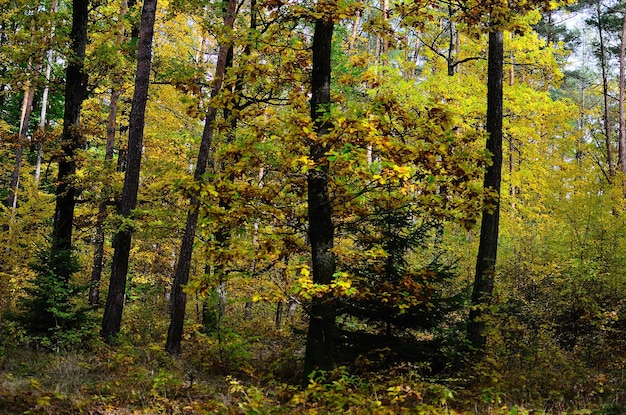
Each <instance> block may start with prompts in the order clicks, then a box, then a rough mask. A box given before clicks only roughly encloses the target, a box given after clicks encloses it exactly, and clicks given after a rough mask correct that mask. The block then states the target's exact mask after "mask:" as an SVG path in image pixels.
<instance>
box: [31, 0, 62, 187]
mask: <svg viewBox="0 0 626 415" xmlns="http://www.w3.org/2000/svg"><path fill="white" fill-rule="evenodd" d="M57 8H58V2H57V0H52V4H50V12H51V13H56V12H57ZM54 32H55V27H54V26H52V30H51V31H50V38H52V36H53V35H54ZM53 57H54V52H53V51H52V49H48V51H47V52H46V72H45V80H46V86H45V87H44V89H43V93H42V96H41V113H40V114H39V129H40V130H41V132H43V131H44V129H45V128H46V116H47V113H48V95H49V93H50V74H51V73H52V59H53ZM42 158H43V142H41V141H40V142H38V143H37V163H36V165H35V177H34V181H35V184H38V183H39V177H40V176H41V160H42Z"/></svg>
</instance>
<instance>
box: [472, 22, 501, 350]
mask: <svg viewBox="0 0 626 415" xmlns="http://www.w3.org/2000/svg"><path fill="white" fill-rule="evenodd" d="M503 44H504V41H503V35H502V32H501V31H493V32H489V58H488V59H489V63H488V75H487V134H488V137H487V150H488V151H489V152H490V153H491V154H492V164H491V165H490V166H488V167H487V171H486V172H485V178H484V188H485V189H491V190H493V191H494V192H496V193H497V195H498V198H496V199H495V200H492V201H490V204H492V205H493V204H495V206H492V207H493V210H491V209H490V210H487V209H485V210H484V211H483V217H482V221H481V225H480V243H479V248H478V258H477V261H476V275H475V279H474V289H473V292H472V309H471V311H470V316H469V318H470V321H469V326H468V338H469V340H470V343H471V345H472V346H473V347H474V348H475V349H476V350H480V349H482V348H484V346H485V343H486V336H485V321H484V316H485V313H486V310H485V307H486V306H487V305H488V304H489V303H490V300H491V295H492V293H493V283H494V276H495V267H496V256H497V252H498V230H499V221H500V201H499V195H500V182H501V179H502V77H503V66H504V65H503V63H504V45H503Z"/></svg>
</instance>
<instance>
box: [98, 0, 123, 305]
mask: <svg viewBox="0 0 626 415" xmlns="http://www.w3.org/2000/svg"><path fill="white" fill-rule="evenodd" d="M128 3H129V2H128V0H122V4H121V6H120V14H119V24H118V32H117V36H116V39H115V45H116V46H117V47H118V48H120V47H121V46H122V43H123V42H124V38H125V37H126V31H125V28H124V23H123V20H124V17H125V15H126V13H127V12H128V8H129V4H128ZM120 72H121V70H120V69H118V71H116V72H114V73H113V75H112V84H113V85H112V87H111V98H110V103H109V116H108V119H107V130H106V150H105V153H104V168H105V172H108V171H110V170H111V168H112V164H113V153H114V147H115V134H116V132H117V112H118V102H119V99H120V96H121V93H122V91H121V84H122V83H123V82H124V77H123V76H122V74H121V73H120ZM105 198H106V199H105V200H102V201H101V202H100V204H99V205H98V216H97V217H96V225H95V227H96V231H95V232H96V235H95V238H94V239H95V247H94V254H93V262H92V267H91V282H90V284H91V285H90V287H89V304H90V305H91V306H92V307H93V306H98V305H100V280H101V277H102V265H103V264H102V263H103V260H104V239H105V235H104V220H105V219H106V216H107V207H108V205H109V203H108V202H109V200H108V192H105Z"/></svg>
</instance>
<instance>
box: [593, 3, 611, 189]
mask: <svg viewBox="0 0 626 415" xmlns="http://www.w3.org/2000/svg"><path fill="white" fill-rule="evenodd" d="M600 6H601V4H600V2H599V1H598V3H597V4H596V18H597V22H598V38H599V39H598V40H599V41H600V69H601V71H602V96H603V103H604V136H605V145H606V159H607V163H608V165H609V174H608V178H609V180H612V179H613V177H614V176H615V162H614V160H613V144H612V143H611V117H610V115H609V83H608V75H607V70H608V68H607V62H606V47H605V45H604V32H603V30H602V21H601V18H602V10H601V9H600Z"/></svg>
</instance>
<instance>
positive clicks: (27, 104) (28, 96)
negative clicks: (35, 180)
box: [7, 85, 35, 225]
mask: <svg viewBox="0 0 626 415" xmlns="http://www.w3.org/2000/svg"><path fill="white" fill-rule="evenodd" d="M34 97H35V89H34V88H32V87H31V86H30V85H29V86H27V87H26V88H25V89H24V98H23V100H22V114H21V116H20V130H19V133H18V135H17V146H18V147H17V149H16V150H15V167H14V168H13V174H12V176H11V187H10V189H9V197H8V200H7V206H8V207H9V209H11V211H12V212H13V213H12V214H11V216H12V217H13V216H14V215H15V209H16V208H17V189H18V186H19V182H20V171H21V170H22V156H23V154H24V140H25V139H26V134H27V133H28V123H29V122H30V113H31V111H32V108H33V99H34ZM11 225H12V223H11Z"/></svg>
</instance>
